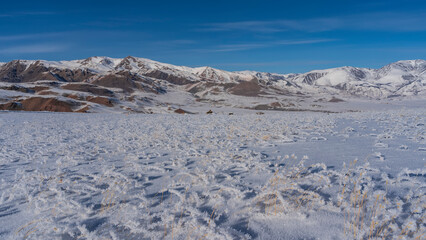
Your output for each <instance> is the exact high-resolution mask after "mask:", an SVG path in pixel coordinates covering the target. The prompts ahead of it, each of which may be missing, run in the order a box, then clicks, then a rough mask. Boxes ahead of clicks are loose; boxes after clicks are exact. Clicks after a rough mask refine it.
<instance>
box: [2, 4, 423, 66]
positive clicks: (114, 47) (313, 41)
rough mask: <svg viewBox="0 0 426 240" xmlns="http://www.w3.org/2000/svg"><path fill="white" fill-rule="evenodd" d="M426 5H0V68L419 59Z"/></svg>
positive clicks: (351, 62) (371, 62)
mask: <svg viewBox="0 0 426 240" xmlns="http://www.w3.org/2000/svg"><path fill="white" fill-rule="evenodd" d="M425 23H426V1H424V0H405V1H401V0H398V1H397V0H384V1H382V0H380V1H379V0H370V1H359V0H358V1H352V0H340V1H309V0H306V1H270V0H262V1H257V0H256V1H250V0H245V1H239V0H238V1H230V0H229V1H222V0H216V1H168V0H164V1H117V0H114V1H110V0H102V1H97V0H95V1H90V0H86V1H80V0H75V1H33V0H31V1H27V0H20V1H3V2H2V4H1V8H0V61H2V62H7V61H10V60H13V59H46V60H72V59H82V58H87V57H90V56H110V57H125V56H128V55H132V56H136V57H144V58H150V59H153V60H157V61H161V62H167V63H171V64H176V65H186V66H193V67H197V66H205V65H208V66H212V67H216V68H221V69H225V70H231V71H234V70H247V69H250V70H257V71H265V72H277V73H289V72H305V71H309V70H313V69H323V68H330V67H339V66H346V65H350V66H358V67H371V68H378V67H381V66H383V65H385V64H388V63H390V62H394V61H397V60H405V59H425V56H426V24H425Z"/></svg>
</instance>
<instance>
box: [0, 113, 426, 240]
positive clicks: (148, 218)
mask: <svg viewBox="0 0 426 240" xmlns="http://www.w3.org/2000/svg"><path fill="white" fill-rule="evenodd" d="M425 124H426V112H425V111H422V110H421V109H416V110H409V109H406V110H388V111H371V112H368V111H367V112H362V113H339V114H327V113H309V112H267V113H265V114H264V115H256V114H255V113H254V112H252V113H247V112H242V113H236V114H234V115H232V116H229V115H227V114H216V115H171V114H154V115H138V114H130V115H125V114H76V113H73V114H66V113H16V112H0V239H424V238H425V222H424V219H425V214H426V210H425V206H426V199H425V190H426V168H425V163H426V139H425V135H426V128H425Z"/></svg>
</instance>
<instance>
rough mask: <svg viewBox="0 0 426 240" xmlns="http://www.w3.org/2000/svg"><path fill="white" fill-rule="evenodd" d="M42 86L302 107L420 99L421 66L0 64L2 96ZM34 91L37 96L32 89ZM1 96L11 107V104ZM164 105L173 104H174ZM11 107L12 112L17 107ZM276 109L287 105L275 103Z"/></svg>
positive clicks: (99, 60)
mask: <svg viewBox="0 0 426 240" xmlns="http://www.w3.org/2000/svg"><path fill="white" fill-rule="evenodd" d="M43 81H44V83H43ZM46 81H47V82H49V81H50V82H51V83H50V84H51V85H50V86H49V88H52V86H53V85H55V84H56V85H55V87H54V89H53V90H54V91H53V90H52V89H50V92H46V91H45V92H42V94H43V95H47V96H51V95H54V96H56V98H58V97H57V96H62V97H63V94H64V93H63V91H65V90H64V89H66V90H67V91H77V93H75V92H68V93H65V94H71V95H73V96H74V95H81V94H82V93H89V94H94V92H103V91H112V92H114V94H112V95H111V96H110V97H112V96H114V97H115V100H111V102H123V101H127V100H126V99H127V98H132V97H134V96H136V95H137V96H141V95H147V94H150V93H153V94H156V95H167V96H171V95H170V93H171V92H174V93H179V94H178V95H179V96H181V97H183V96H185V97H186V98H190V99H191V101H192V102H204V103H209V104H213V105H218V104H219V105H220V104H222V105H223V102H226V105H233V104H234V103H233V102H232V101H235V102H238V101H243V100H241V99H242V98H244V97H252V98H253V97H256V98H262V99H272V98H275V99H281V100H283V101H284V100H288V99H292V101H295V102H303V101H304V100H303V99H306V98H318V99H320V98H324V97H325V98H329V99H331V98H348V99H354V98H355V99H378V100H380V99H388V98H394V97H418V96H420V97H424V96H426V61H425V60H422V59H417V60H401V61H397V62H394V63H390V64H388V65H385V66H383V67H381V68H378V69H373V68H358V67H351V66H344V67H337V68H330V69H323V70H312V71H309V72H306V73H289V74H276V73H267V72H256V71H234V72H230V71H225V70H220V69H216V68H212V67H209V66H204V67H196V68H192V67H187V66H176V65H172V64H168V63H161V62H158V61H154V60H150V59H146V58H138V57H132V56H128V57H125V58H110V57H97V56H95V57H89V58H86V59H80V60H71V61H46V60H13V61H10V62H8V63H4V64H1V63H0V83H1V84H2V86H3V87H2V89H3V90H4V91H15V92H16V91H17V90H16V89H20V90H18V91H21V92H22V91H23V90H22V88H20V86H18V85H22V84H24V85H25V84H30V85H31V84H32V85H37V86H38V87H40V86H41V85H46ZM77 83H78V84H77ZM52 84H53V85H52ZM70 84H71V85H70ZM72 84H74V85H75V86H74V85H72ZM76 84H77V85H78V86H77V85H76ZM28 87H30V88H31V86H27V88H28ZM24 88H25V87H24ZM13 89H15V90H13ZM102 89H105V90H102ZM59 90H60V91H59ZM26 91H27V93H28V92H31V91H30V90H26ZM48 93H50V94H51V95H49V94H48ZM8 94H9V95H10V93H8ZM34 94H36V95H40V93H38V92H34ZM6 95H7V94H6ZM12 95H13V94H12ZM94 95H96V94H94ZM175 95H176V94H175ZM0 97H1V96H0ZM21 97H22V98H24V97H25V96H21ZM86 97H87V96H86ZM93 97H102V96H97V95H96V96H90V99H92V100H93V99H95V98H93ZM151 98H161V97H158V96H155V97H151ZM4 99H6V102H8V103H9V105H10V101H11V99H10V98H4ZM80 99H82V98H80ZM84 99H86V98H84ZM96 99H98V98H96ZM295 99H296V100H295ZM74 100H75V99H74ZM98 100H99V99H98ZM98 100H97V101H98ZM281 100H280V101H281ZM168 101H170V102H173V101H174V99H169V100H168ZM244 101H246V102H247V101H250V100H244ZM221 102H222V103H221ZM86 103H87V101H86ZM86 103H82V104H83V105H84V104H86ZM135 104H136V105H138V104H142V105H146V104H145V103H135ZM156 104H160V105H161V104H163V105H164V104H166V103H165V102H164V100H158V102H157V103H156ZM241 104H242V106H243V107H253V106H248V104H246V103H241ZM269 104H271V103H269ZM12 105H13V106H14V107H16V104H12ZM77 105H78V104H77ZM108 105H111V104H109V103H108ZM183 105H184V104H183ZM237 105H238V104H237ZM261 105H262V104H261ZM274 105H276V106H278V105H277V104H274ZM282 105H284V106H287V105H286V104H279V106H282ZM293 105H295V104H294V103H293ZM311 105H318V104H311ZM73 106H74V105H73ZM239 107H241V106H239ZM269 107H270V106H269ZM269 107H267V108H269ZM3 108H5V107H3ZM138 108H139V107H138ZM273 108H274V109H275V108H276V107H273ZM279 108H281V107H279Z"/></svg>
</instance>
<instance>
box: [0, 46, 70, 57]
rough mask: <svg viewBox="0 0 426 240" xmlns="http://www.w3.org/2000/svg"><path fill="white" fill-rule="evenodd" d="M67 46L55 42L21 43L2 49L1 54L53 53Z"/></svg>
mask: <svg viewBox="0 0 426 240" xmlns="http://www.w3.org/2000/svg"><path fill="white" fill-rule="evenodd" d="M67 48H68V47H67V46H65V45H55V44H35V45H21V46H12V47H8V48H3V49H0V54H8V55H9V54H28V53H52V52H61V51H64V50H66V49H67Z"/></svg>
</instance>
